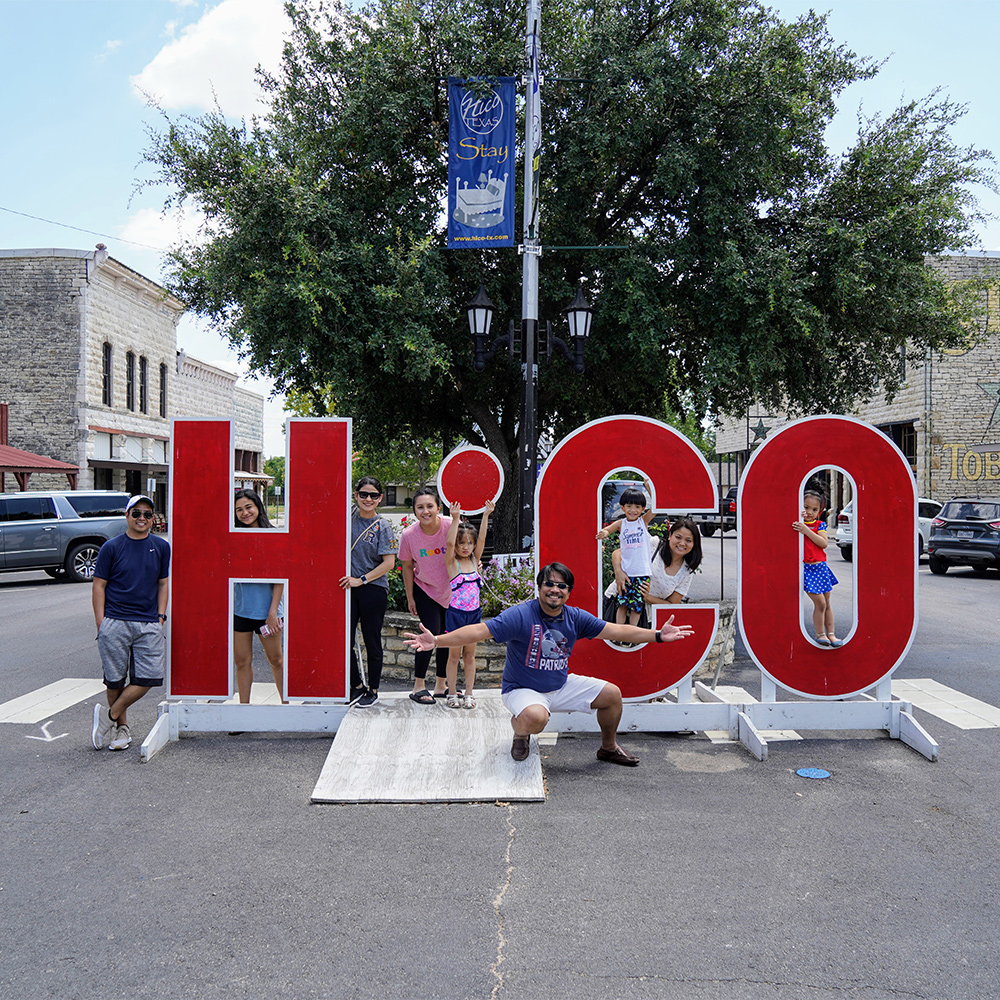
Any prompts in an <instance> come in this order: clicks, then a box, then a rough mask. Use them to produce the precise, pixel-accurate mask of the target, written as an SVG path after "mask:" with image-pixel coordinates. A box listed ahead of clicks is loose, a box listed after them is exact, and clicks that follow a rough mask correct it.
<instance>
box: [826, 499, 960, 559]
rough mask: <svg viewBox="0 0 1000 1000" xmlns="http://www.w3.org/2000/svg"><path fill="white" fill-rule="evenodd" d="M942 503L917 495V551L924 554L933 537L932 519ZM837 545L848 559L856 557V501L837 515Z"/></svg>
mask: <svg viewBox="0 0 1000 1000" xmlns="http://www.w3.org/2000/svg"><path fill="white" fill-rule="evenodd" d="M941 506H942V505H941V504H939V503H938V502H937V500H931V499H930V498H928V497H917V552H918V553H919V554H920V555H923V554H924V553H925V552H926V551H927V543H928V542H929V541H930V538H931V521H933V520H934V518H935V517H937V515H938V511H939V510H940V509H941ZM837 547H838V548H839V549H840V554H841V555H842V556H843V557H844V558H845V559H846V560H847V561H848V562H851V561H852V560H853V559H854V501H853V500H851V501H850V502H849V503H848V504H847V505H846V506H845V507H844V509H843V510H842V511H841V512H840V513H839V514H838V515H837Z"/></svg>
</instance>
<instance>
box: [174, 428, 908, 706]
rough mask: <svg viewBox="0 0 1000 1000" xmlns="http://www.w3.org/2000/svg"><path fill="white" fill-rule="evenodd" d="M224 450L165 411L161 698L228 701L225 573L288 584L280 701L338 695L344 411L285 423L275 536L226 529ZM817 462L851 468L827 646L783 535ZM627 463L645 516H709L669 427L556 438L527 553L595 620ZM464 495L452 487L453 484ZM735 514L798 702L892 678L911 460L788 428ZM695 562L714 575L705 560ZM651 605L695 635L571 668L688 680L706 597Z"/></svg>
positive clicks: (831, 432)
mask: <svg viewBox="0 0 1000 1000" xmlns="http://www.w3.org/2000/svg"><path fill="white" fill-rule="evenodd" d="M471 451H472V452H475V453H476V454H472V453H470V455H469V456H465V457H463V456H462V454H461V449H458V450H456V452H453V453H452V455H451V456H449V458H450V465H451V466H453V468H452V474H453V475H457V471H458V470H461V469H463V468H465V466H464V465H463V462H469V463H471V465H470V466H469V468H470V469H473V470H478V471H477V472H476V475H477V476H478V475H479V474H480V473H483V470H486V472H487V473H488V474H489V475H488V476H487V478H489V476H493V472H492V471H490V470H491V469H492V464H491V462H495V461H496V460H495V459H494V458H493V456H489V455H487V456H485V457H488V458H489V459H490V460H491V461H490V462H486V463H484V461H483V459H484V456H483V455H482V454H478V453H481V452H482V451H483V449H471ZM232 455H233V445H232V440H231V428H230V424H229V422H228V421H206V420H177V421H175V422H174V432H173V472H172V496H173V501H172V513H171V520H170V529H171V545H172V548H173V557H172V564H171V598H170V601H171V605H170V621H171V628H170V654H169V655H170V669H169V675H168V694H169V695H170V696H171V697H187V698H193V697H200V698H225V697H228V696H229V695H230V694H231V679H230V678H231V674H232V651H231V636H232V622H231V615H232V599H231V595H232V584H233V582H234V581H239V580H254V579H256V580H279V581H283V582H284V583H285V615H286V628H285V641H286V660H285V663H286V674H287V677H286V688H287V692H286V693H287V695H288V697H289V698H292V699H299V700H303V699H304V700H316V699H327V698H329V699H335V700H342V699H344V697H345V694H346V688H347V669H348V649H349V641H350V636H349V635H348V620H349V607H350V605H349V595H348V594H347V592H346V591H343V590H342V589H341V588H340V587H339V585H338V580H339V578H340V576H342V575H343V574H345V573H346V572H347V567H348V565H349V561H350V539H349V530H350V528H349V510H350V495H351V435H350V421H349V420H346V419H338V418H330V419H322V420H309V419H295V420H289V422H288V460H287V464H286V493H287V499H288V504H287V507H286V519H287V527H286V528H284V529H270V530H266V529H243V528H236V527H234V522H233V480H232ZM497 464H499V463H497ZM828 468H836V469H840V470H841V471H843V472H844V473H846V474H847V475H848V476H849V477H850V478H851V479H852V481H853V483H854V495H855V515H854V530H855V541H854V551H855V557H854V567H855V571H856V574H857V577H856V579H857V586H856V588H855V616H854V617H855V622H856V625H855V627H854V629H853V631H852V632H851V633H850V635H849V637H848V638H849V641H848V642H846V643H845V645H844V646H843V647H841V648H839V649H830V648H823V647H820V646H818V645H817V644H816V643H815V642H814V641H813V640H812V639H811V638H810V637H809V635H808V633H807V632H806V630H805V629H804V628H803V606H804V595H803V592H802V549H801V545H802V543H801V537H802V536H801V535H800V534H799V533H798V532H796V531H794V530H793V529H792V528H791V524H792V522H793V521H795V520H798V519H799V512H800V509H801V499H802V489H803V486H804V484H805V482H806V481H807V480H808V479H809V478H810V476H812V475H813V474H814V473H815V472H817V471H818V470H821V469H828ZM630 469H634V470H637V471H640V472H641V473H643V475H645V476H646V477H647V478H648V479H649V480H650V482H651V484H652V487H653V491H654V495H655V506H656V510H657V511H660V512H667V513H694V512H706V513H707V512H714V511H715V510H716V509H717V503H718V500H717V488H716V483H715V478H714V476H713V474H712V471H711V469H710V468H709V467H708V465H707V464H706V462H705V460H704V458H703V457H702V455H701V453H700V452H699V451H698V450H697V448H695V447H694V445H692V444H691V442H690V441H688V440H687V439H686V438H685V437H684V436H683V435H682V434H680V433H678V432H677V431H675V430H673V429H672V428H670V427H667V426H666V425H665V424H662V423H660V422H658V421H656V420H651V419H648V418H645V417H637V416H615V417H607V418H604V419H601V420H595V421H593V422H591V423H589V424H585V425H584V426H583V427H580V428H579V429H577V430H576V431H574V432H573V433H572V434H570V435H569V436H568V437H567V438H565V439H564V440H563V441H562V442H561V443H560V444H559V445H558V446H557V447H556V448H555V449H554V450H553V451H552V453H551V454H550V456H549V458H548V460H547V462H546V463H545V466H544V468H543V469H542V472H541V475H540V477H539V481H538V488H537V491H536V495H535V526H536V542H537V557H536V564H537V566H538V567H540V566H543V565H545V564H547V563H549V562H561V563H565V564H566V565H567V566H569V568H570V569H571V570H572V571H573V573H574V576H575V587H574V590H573V593H572V596H571V598H570V601H571V603H572V604H575V605H577V606H578V607H582V608H584V609H585V610H588V611H590V612H592V613H593V614H596V615H598V616H600V614H601V610H602V601H603V586H602V584H604V583H606V582H607V581H602V578H601V543H600V542H598V541H597V540H596V538H595V535H596V533H597V532H598V531H599V530H600V528H601V527H602V512H601V486H602V484H603V483H604V481H605V480H606V479H607V478H608V476H609V475H611V474H612V473H614V472H617V471H622V470H630ZM484 474H485V473H484ZM461 478H462V477H459V479H461ZM476 485H477V489H479V491H480V492H482V493H483V496H484V497H488V496H489V495H492V494H493V493H494V491H495V490H496V489H498V487H497V484H496V483H494V482H493V481H492V479H489V482H486V481H485V480H484V482H483V483H479V482H478V480H477V484H476ZM480 487H481V489H480ZM460 489H461V483H459V482H457V481H456V484H455V486H453V487H449V494H450V492H451V491H454V492H455V493H456V494H458V493H459V491H460ZM453 499H454V498H453ZM466 502H468V503H469V504H470V505H471V503H472V502H473V498H472V497H469V498H468V500H467V501H466ZM475 502H476V503H477V505H481V502H482V501H480V500H478V499H477V500H476V501H475ZM463 506H464V504H463ZM739 524H740V526H741V530H740V539H739V552H740V556H739V559H740V564H739V565H740V574H739V576H740V591H739V615H740V623H741V627H742V630H743V635H744V638H745V640H746V644H747V647H748V649H749V651H750V654H751V656H752V657H753V659H754V661H755V662H756V663H757V664H758V666H759V667H760V668H761V670H763V671H764V673H765V674H766V675H767V676H769V677H770V678H771V679H773V680H774V681H775V682H776V683H777V684H780V685H781V686H782V687H784V688H787V689H788V690H791V691H794V692H797V693H800V694H803V695H806V696H808V697H813V698H843V697H846V696H848V695H851V694H855V693H858V692H860V691H864V690H867V689H868V688H870V687H872V686H874V685H875V684H876V683H877V682H878V681H880V680H881V679H883V678H884V677H886V676H887V675H888V674H890V673H891V672H892V670H893V669H894V668H895V667H896V666H897V665H898V663H899V662H900V661H901V660H902V658H903V657H904V656H905V654H906V651H907V650H908V649H909V645H910V643H911V642H912V639H913V635H914V633H915V631H916V566H917V564H916V556H917V553H916V495H915V488H914V484H913V477H912V475H911V473H910V469H909V466H908V465H907V464H906V460H905V459H904V458H903V456H902V455H901V454H900V452H899V451H898V450H897V449H896V448H895V446H894V445H893V444H892V443H891V442H890V441H889V439H888V438H886V437H885V435H883V434H881V433H880V432H878V431H877V430H875V429H874V428H872V427H870V426H868V425H867V424H862V423H860V422H859V421H857V420H852V419H849V418H847V417H836V416H834V417H811V418H807V419H805V420H801V421H798V422H796V423H793V424H790V425H788V426H787V427H785V428H783V429H782V430H781V431H780V432H778V433H776V434H774V435H773V436H772V437H771V438H770V439H769V440H768V441H766V442H765V443H764V444H763V445H762V446H761V447H760V448H759V450H758V451H757V452H756V453H755V455H754V456H753V459H752V460H751V462H750V463H749V465H748V466H747V470H746V473H745V475H744V477H743V481H742V483H741V485H740V493H739ZM703 569H708V571H709V572H711V571H712V569H711V567H706V566H705V564H704V563H703ZM654 607H655V620H654V623H655V624H656V625H657V626H659V625H660V624H662V622H663V621H664V620H666V618H667V617H669V616H670V615H673V616H674V621H675V623H676V624H689V625H691V626H692V627H693V628H694V632H695V635H694V638H693V639H688V640H686V641H684V642H679V643H670V644H665V645H658V644H652V643H651V644H646V645H644V646H640V647H636V648H633V649H621V648H619V647H617V646H614V645H612V644H610V643H606V642H600V641H595V642H581V643H577V645H576V646H575V647H574V649H573V657H572V669H573V671H574V672H575V673H583V674H591V675H593V676H597V677H601V678H604V679H605V680H608V681H611V682H613V683H615V684H617V685H618V686H619V687H620V688H621V689H622V694H623V695H624V696H625V697H626V698H631V699H648V698H652V697H655V696H657V695H659V694H662V693H663V692H664V691H667V690H668V689H670V688H671V687H673V686H674V685H676V684H678V683H679V682H680V681H682V680H684V679H685V678H687V677H688V676H690V675H691V674H692V673H693V672H694V670H695V669H696V668H697V667H698V664H699V663H701V661H702V660H703V659H704V658H705V656H706V655H707V654H708V651H709V650H710V649H711V647H712V642H713V639H714V636H715V631H716V628H717V623H718V609H717V607H716V605H714V604H703V605H699V604H676V605H655V606H654Z"/></svg>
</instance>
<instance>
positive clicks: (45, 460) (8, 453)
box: [0, 444, 80, 490]
mask: <svg viewBox="0 0 1000 1000" xmlns="http://www.w3.org/2000/svg"><path fill="white" fill-rule="evenodd" d="M6 472H12V473H13V474H14V478H15V479H16V480H17V485H18V486H19V487H20V488H21V489H22V490H26V489H27V488H28V480H29V479H30V478H31V476H32V474H33V473H35V472H61V473H63V474H64V475H65V476H66V478H67V479H68V480H69V485H70V489H73V490H75V489H76V477H77V476H78V475H79V473H80V467H79V466H78V465H70V464H69V462H60V461H59V460H58V459H57V458H49V457H48V456H47V455H37V454H35V452H33V451H22V450H21V449H20V448H12V447H11V446H10V445H9V444H0V489H3V476H4V473H6Z"/></svg>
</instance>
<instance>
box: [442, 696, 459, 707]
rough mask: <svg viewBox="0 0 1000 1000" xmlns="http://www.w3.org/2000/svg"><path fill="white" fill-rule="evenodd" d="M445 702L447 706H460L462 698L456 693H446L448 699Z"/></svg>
mask: <svg viewBox="0 0 1000 1000" xmlns="http://www.w3.org/2000/svg"><path fill="white" fill-rule="evenodd" d="M446 704H447V705H448V707H449V708H461V707H462V700H461V698H459V697H458V695H457V694H450V695H448V701H447V703H446Z"/></svg>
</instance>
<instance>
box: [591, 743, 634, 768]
mask: <svg viewBox="0 0 1000 1000" xmlns="http://www.w3.org/2000/svg"><path fill="white" fill-rule="evenodd" d="M597 759H598V760H603V761H607V763H609V764H621V765H622V766H623V767H638V766H639V758H638V757H633V756H632V755H631V754H630V753H626V752H625V751H624V750H622V748H621V747H615V748H614V750H605V749H604V747H601V749H600V750H598V751H597Z"/></svg>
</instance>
